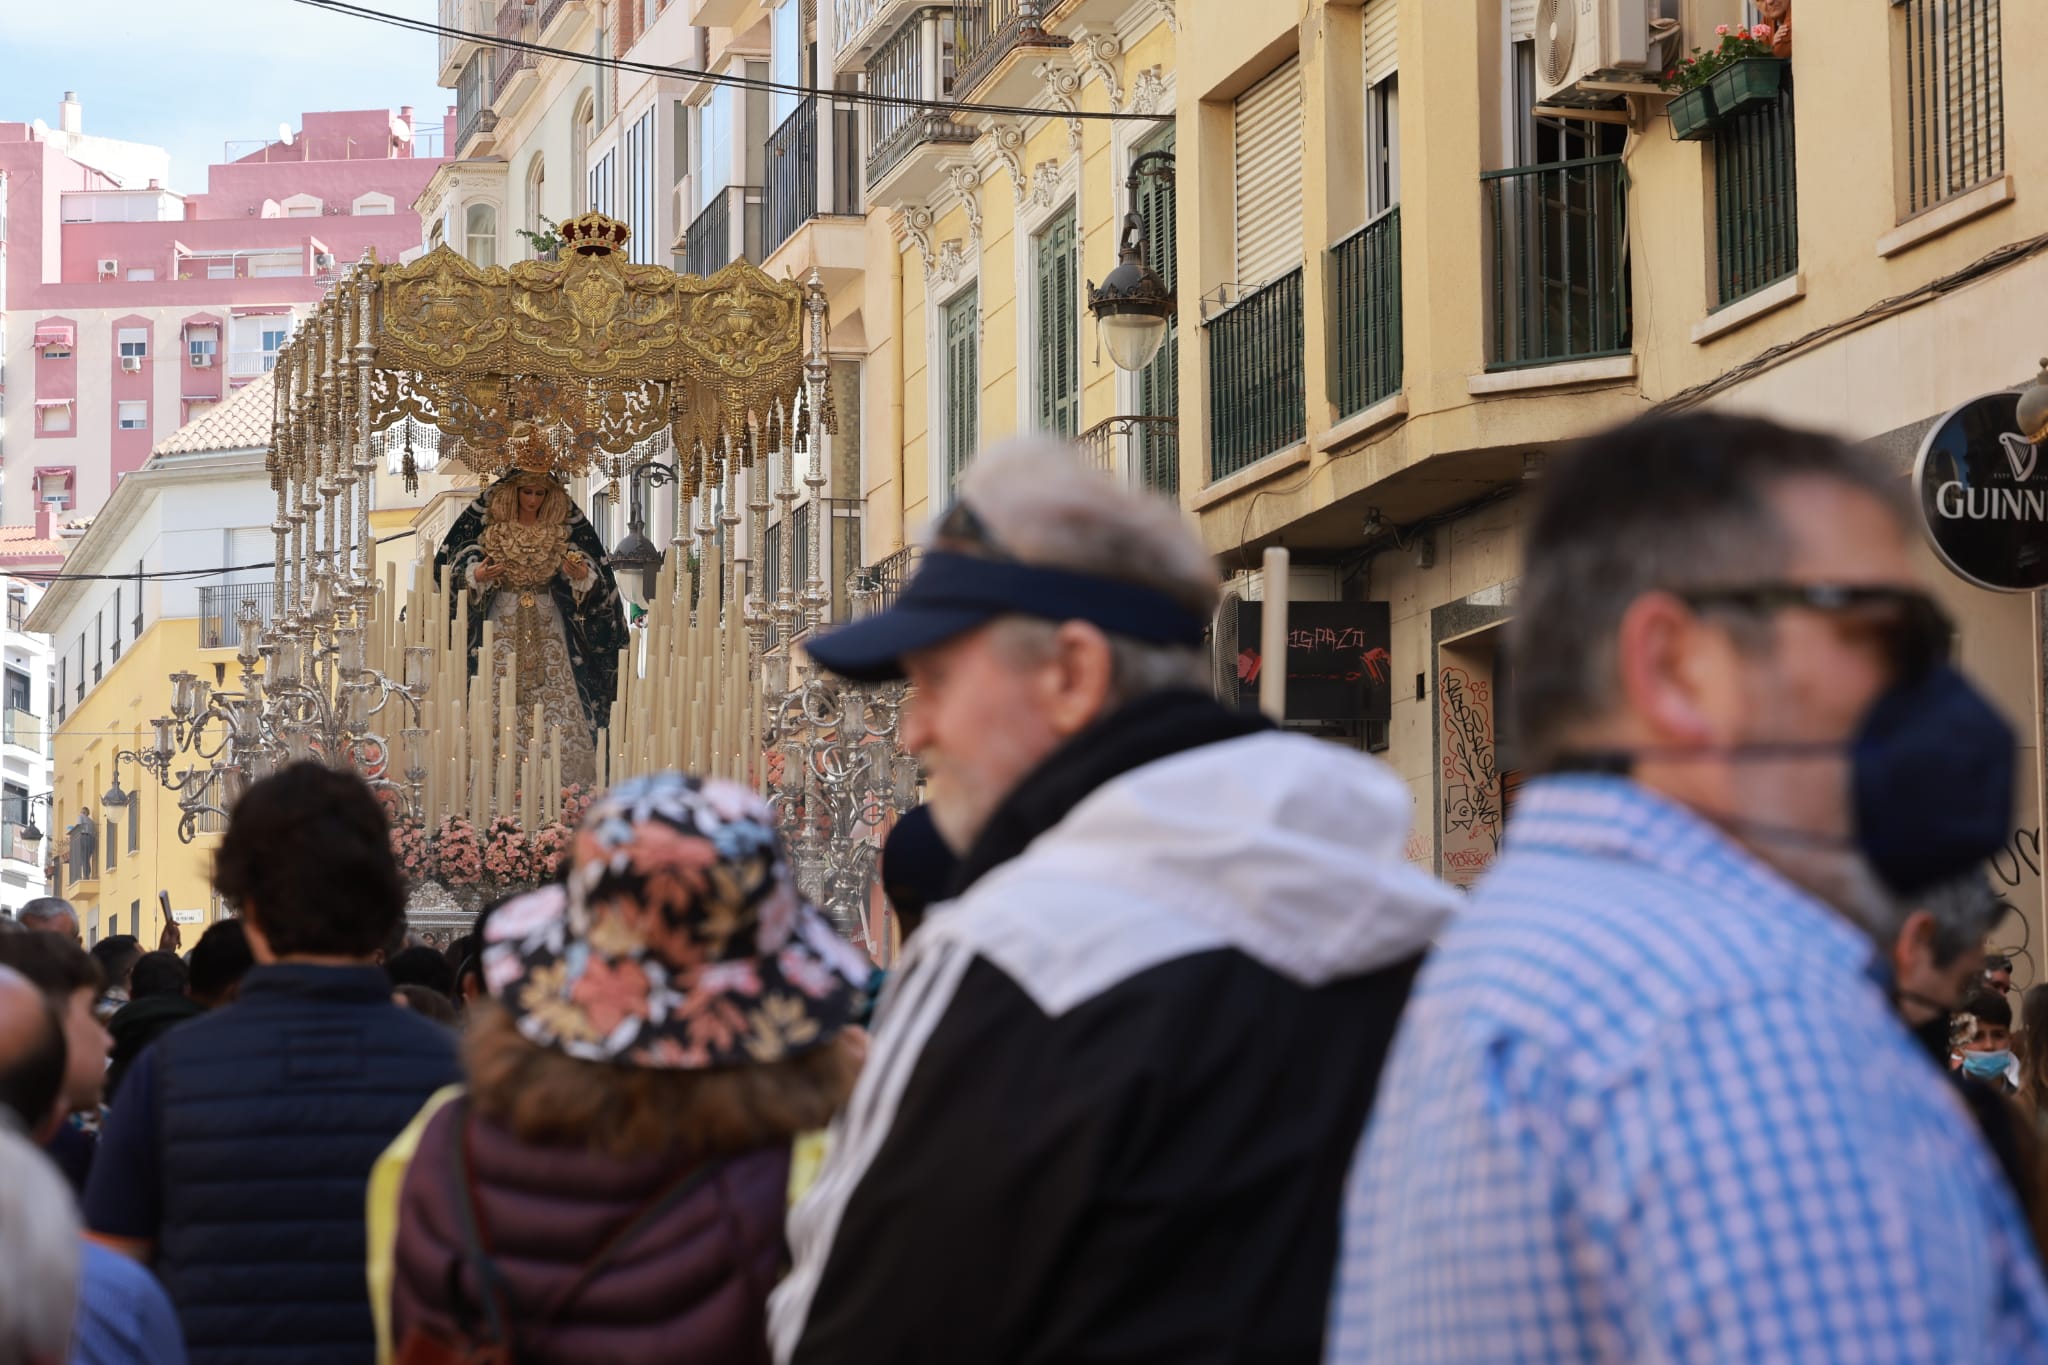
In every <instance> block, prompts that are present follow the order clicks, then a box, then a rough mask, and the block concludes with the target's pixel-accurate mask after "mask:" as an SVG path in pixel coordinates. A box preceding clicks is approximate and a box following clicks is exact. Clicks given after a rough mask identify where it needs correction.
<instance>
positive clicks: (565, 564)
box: [562, 550, 590, 578]
mask: <svg viewBox="0 0 2048 1365" xmlns="http://www.w3.org/2000/svg"><path fill="white" fill-rule="evenodd" d="M589 571H590V567H589V563H588V561H586V560H585V559H584V558H583V556H582V555H580V554H577V553H576V552H575V551H574V550H571V551H570V552H569V556H568V558H566V559H564V560H563V561H562V577H564V578H581V577H583V575H584V574H586V573H588V572H589Z"/></svg>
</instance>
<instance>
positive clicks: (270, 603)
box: [199, 583, 284, 649]
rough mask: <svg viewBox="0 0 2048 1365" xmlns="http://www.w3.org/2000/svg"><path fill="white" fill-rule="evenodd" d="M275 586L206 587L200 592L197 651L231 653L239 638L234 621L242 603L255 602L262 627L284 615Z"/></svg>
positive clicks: (264, 584)
mask: <svg viewBox="0 0 2048 1365" xmlns="http://www.w3.org/2000/svg"><path fill="white" fill-rule="evenodd" d="M283 600H284V599H283V598H281V597H279V596H278V592H277V585H276V584H274V583H209V584H207V585H206V586H205V587H203V588H201V589H200V590H199V647H200V648H201V649H233V648H235V647H236V646H237V645H239V644H241V642H242V637H241V634H240V631H239V629H238V627H237V626H236V624H235V617H236V615H237V614H239V613H240V611H241V610H242V603H244V602H254V603H255V604H256V614H257V617H258V618H259V619H260V620H261V622H262V624H264V625H269V624H270V623H271V622H273V621H275V620H276V619H277V618H278V617H279V616H281V615H282V614H283V612H282V610H281V608H280V604H281V603H282V602H283Z"/></svg>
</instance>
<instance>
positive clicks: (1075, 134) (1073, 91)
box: [1032, 40, 1113, 152]
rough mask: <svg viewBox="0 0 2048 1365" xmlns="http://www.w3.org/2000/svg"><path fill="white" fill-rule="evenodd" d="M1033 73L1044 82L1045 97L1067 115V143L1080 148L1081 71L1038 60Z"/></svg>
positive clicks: (1062, 64)
mask: <svg viewBox="0 0 2048 1365" xmlns="http://www.w3.org/2000/svg"><path fill="white" fill-rule="evenodd" d="M1112 41H1113V40H1112ZM1032 74H1033V75H1035V76H1037V77H1038V79H1039V80H1040V81H1042V82H1044V83H1045V97H1046V98H1047V99H1048V100H1051V101H1052V104H1053V107H1054V108H1056V109H1059V110H1061V111H1063V112H1064V113H1065V114H1066V115H1067V145H1068V146H1070V147H1072V148H1073V149H1074V151H1076V152H1079V151H1080V150H1081V120H1079V119H1077V118H1075V117H1073V116H1074V115H1075V114H1078V113H1080V112H1081V72H1080V71H1078V70H1076V69H1075V68H1073V67H1071V66H1068V65H1067V64H1066V63H1064V62H1056V61H1053V62H1040V63H1039V64H1038V65H1037V67H1036V68H1034V69H1033V72H1032Z"/></svg>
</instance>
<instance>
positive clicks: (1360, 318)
mask: <svg viewBox="0 0 2048 1365" xmlns="http://www.w3.org/2000/svg"><path fill="white" fill-rule="evenodd" d="M1326 273H1327V275H1328V278H1329V285H1330V308H1329V328H1330V401H1331V402H1333V403H1335V404H1336V405H1337V411H1338V413H1339V414H1341V415H1342V416H1345V417H1349V416H1350V415H1352V414H1353V413H1357V412H1363V411H1365V410H1366V409H1367V408H1369V407H1371V406H1372V405H1373V404H1375V403H1378V402H1381V401H1383V400H1385V399H1388V398H1391V397H1393V396H1394V395H1395V394H1397V393H1399V392H1400V391H1401V210H1400V208H1399V207H1398V206H1397V207H1395V208H1391V209H1388V210H1387V211H1386V212H1385V213H1383V214H1381V215H1380V216H1379V217H1377V218H1375V219H1373V220H1372V221H1371V222H1370V223H1367V224H1366V225H1365V226H1364V227H1362V228H1360V229H1359V230H1358V231H1356V232H1354V233H1352V234H1351V235H1350V236H1349V237H1346V238H1345V239H1344V240H1343V241H1341V242H1339V243H1337V245H1335V246H1333V247H1331V248H1330V261H1329V268H1328V270H1327V272H1326Z"/></svg>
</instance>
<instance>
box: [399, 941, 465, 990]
mask: <svg viewBox="0 0 2048 1365" xmlns="http://www.w3.org/2000/svg"><path fill="white" fill-rule="evenodd" d="M384 974H385V975H386V976H388V977H390V978H391V984H392V985H393V986H425V987H426V988H427V989H428V990H430V991H433V992H435V993H436V994H438V995H442V996H447V995H450V994H452V993H453V992H454V990H455V969H454V968H453V967H450V966H449V965H448V959H447V958H445V957H443V956H442V955H441V953H440V952H439V951H438V950H437V949H433V948H425V947H421V948H407V949H406V950H405V951H404V952H402V953H400V954H398V955H397V956H396V957H392V958H389V959H387V960H386V961H385V963H384Z"/></svg>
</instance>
